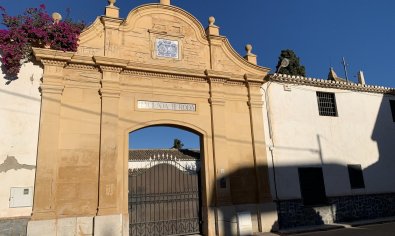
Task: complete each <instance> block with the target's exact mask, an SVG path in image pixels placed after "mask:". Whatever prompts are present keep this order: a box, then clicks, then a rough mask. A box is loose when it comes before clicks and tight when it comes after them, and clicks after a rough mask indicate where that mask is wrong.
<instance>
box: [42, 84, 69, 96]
mask: <svg viewBox="0 0 395 236" xmlns="http://www.w3.org/2000/svg"><path fill="white" fill-rule="evenodd" d="M63 90H64V85H61V84H41V85H40V92H41V94H42V95H44V94H62V93H63Z"/></svg>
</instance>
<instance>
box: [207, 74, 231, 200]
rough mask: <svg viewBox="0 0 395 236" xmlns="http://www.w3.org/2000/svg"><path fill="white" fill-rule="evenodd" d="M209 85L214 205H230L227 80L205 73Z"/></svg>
mask: <svg viewBox="0 0 395 236" xmlns="http://www.w3.org/2000/svg"><path fill="white" fill-rule="evenodd" d="M206 75H207V78H208V81H209V83H210V99H209V102H210V106H211V129H212V135H213V139H212V140H213V156H214V162H215V168H216V169H215V181H216V182H215V194H216V199H215V200H216V205H217V206H222V205H230V204H231V202H232V201H231V193H230V180H229V163H228V161H227V159H226V158H225V157H226V155H227V149H226V147H227V138H226V136H227V134H226V123H225V121H226V111H225V105H226V102H225V83H226V81H227V80H228V78H225V77H222V78H221V77H216V76H213V73H212V72H211V71H206Z"/></svg>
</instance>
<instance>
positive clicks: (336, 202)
mask: <svg viewBox="0 0 395 236" xmlns="http://www.w3.org/2000/svg"><path fill="white" fill-rule="evenodd" d="M373 96H375V95H373ZM377 96H380V95H377ZM390 100H394V101H395V96H394V95H389V94H387V95H384V97H383V99H382V101H381V103H380V106H379V109H378V112H377V113H376V115H377V117H376V119H375V122H374V128H373V131H372V135H371V139H372V140H373V141H374V142H375V143H376V145H377V151H378V153H366V157H363V156H361V159H360V160H358V161H360V162H359V163H346V164H350V165H352V164H362V176H363V179H364V185H365V186H364V187H362V188H360V189H358V188H354V189H351V181H350V178H349V177H350V176H349V170H348V166H347V165H346V164H337V163H329V164H326V163H324V164H322V165H321V166H320V167H322V169H323V170H326V171H325V172H324V178H325V174H326V175H328V174H331V173H333V174H334V173H339V172H343V173H345V175H344V176H347V179H344V181H346V182H347V183H348V184H349V186H350V191H349V194H347V195H343V196H328V197H326V201H327V202H326V203H324V204H320V205H316V206H306V205H304V204H303V200H302V199H281V196H280V197H279V199H278V201H276V202H277V210H278V216H279V227H280V229H288V228H293V227H299V226H310V225H322V224H330V223H341V222H351V221H357V220H369V219H377V218H382V217H391V216H392V217H393V216H395V174H394V173H395V159H394V157H395V145H394V139H395V117H393V116H395V110H394V111H391V105H390ZM360 106H362V108H361V107H359V108H358V109H359V110H361V109H364V108H363V106H365V104H361V105H360ZM350 109H352V108H350ZM370 109H371V107H366V109H364V110H365V112H366V116H371V115H372V112H374V113H373V115H374V114H375V111H373V110H370ZM393 109H395V106H394V107H393ZM338 119H342V117H341V116H339V117H338ZM355 119H364V117H356V118H355ZM363 124H364V123H363V120H362V122H361V120H360V124H357V125H358V128H361V129H364V128H366V127H364V125H363ZM350 125H355V124H350ZM367 127H368V126H367ZM370 127H371V126H370ZM318 132H319V130H317V133H318ZM359 138H360V137H358V136H357V135H355V137H353V138H351V140H350V142H352V140H355V141H356V142H358V139H359ZM361 138H365V139H366V138H367V137H361ZM318 141H319V143H320V140H319V139H318ZM342 145H345V146H346V148H347V143H344V144H342ZM318 147H319V149H320V150H317V153H319V154H320V157H321V160H322V155H325V153H322V150H321V146H320V145H318ZM288 148H289V147H288ZM361 148H362V149H363V148H364V146H363V143H361ZM306 151H311V150H306ZM377 154H378V158H377V160H376V161H375V162H374V163H373V164H371V165H370V166H363V164H364V163H366V160H369V159H370V160H374V157H375V156H377ZM344 158H347V157H344ZM309 166H317V164H315V165H314V164H309V163H303V164H302V165H301V166H280V167H276V168H275V169H276V170H277V171H276V172H277V173H281V172H282V173H287V172H289V171H292V170H294V169H295V168H300V167H309ZM341 181H343V180H341ZM282 187H283V188H284V187H287V186H282Z"/></svg>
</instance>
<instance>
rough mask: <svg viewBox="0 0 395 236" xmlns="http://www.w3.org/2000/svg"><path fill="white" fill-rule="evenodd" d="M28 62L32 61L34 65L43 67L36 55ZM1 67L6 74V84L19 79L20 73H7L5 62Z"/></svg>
mask: <svg viewBox="0 0 395 236" xmlns="http://www.w3.org/2000/svg"><path fill="white" fill-rule="evenodd" d="M0 54H1V52H0ZM28 62H31V63H33V65H35V66H40V67H41V68H43V65H42V63H41V62H39V61H37V59H36V58H35V57H32V58H29V60H28ZM0 69H1V72H2V73H3V74H4V80H5V84H6V85H9V84H11V83H12V82H13V81H15V80H17V79H18V75H13V74H10V73H7V69H6V67H5V65H4V64H1V65H0Z"/></svg>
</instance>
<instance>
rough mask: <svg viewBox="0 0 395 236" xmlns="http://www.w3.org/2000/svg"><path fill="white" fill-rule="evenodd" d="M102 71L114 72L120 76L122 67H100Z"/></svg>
mask: <svg viewBox="0 0 395 236" xmlns="http://www.w3.org/2000/svg"><path fill="white" fill-rule="evenodd" d="M100 70H101V71H102V72H114V73H117V74H119V73H120V72H121V71H122V68H121V67H115V66H100Z"/></svg>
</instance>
